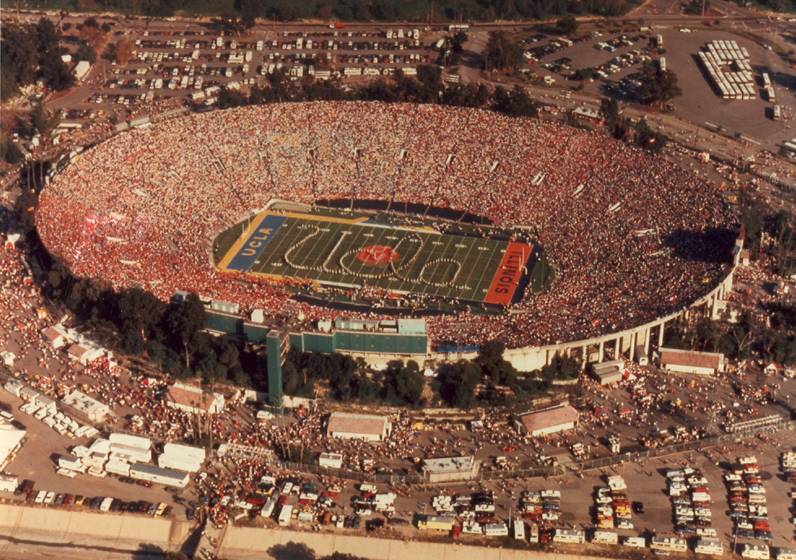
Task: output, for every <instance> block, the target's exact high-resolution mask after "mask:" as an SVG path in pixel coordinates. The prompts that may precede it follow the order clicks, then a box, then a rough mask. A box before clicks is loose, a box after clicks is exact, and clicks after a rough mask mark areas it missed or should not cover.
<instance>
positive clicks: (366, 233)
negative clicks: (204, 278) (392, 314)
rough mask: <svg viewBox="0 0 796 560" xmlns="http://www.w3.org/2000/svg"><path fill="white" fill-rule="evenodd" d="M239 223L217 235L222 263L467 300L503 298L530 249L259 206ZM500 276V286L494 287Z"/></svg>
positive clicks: (329, 282) (326, 281)
mask: <svg viewBox="0 0 796 560" xmlns="http://www.w3.org/2000/svg"><path fill="white" fill-rule="evenodd" d="M242 229H244V228H242V227H241V225H240V224H239V225H237V226H235V227H233V228H230V229H229V230H227V231H225V232H222V234H221V235H219V237H218V238H217V239H216V248H215V254H216V257H217V262H218V266H219V268H221V269H222V270H240V271H244V272H249V273H252V274H262V275H267V276H271V277H282V278H302V279H307V280H314V281H317V282H318V283H319V284H321V285H325V286H343V287H360V286H363V285H367V286H374V287H378V288H381V289H383V290H386V291H389V292H393V293H399V294H410V293H412V294H427V295H431V296H434V297H444V298H457V299H459V300H466V301H473V302H483V301H488V302H490V303H501V304H506V303H509V302H510V301H511V298H512V296H514V292H515V291H516V288H517V282H518V281H519V278H520V276H521V275H522V268H523V266H525V263H526V262H527V261H528V259H529V258H530V257H531V252H532V250H533V248H532V247H531V246H529V245H525V244H518V243H510V242H509V241H503V240H494V239H483V238H481V237H476V236H470V237H466V236H462V235H448V234H440V233H439V232H437V231H436V230H434V229H432V228H430V227H425V228H424V227H417V228H409V227H394V226H389V225H387V224H384V223H377V222H375V221H372V220H367V219H366V218H363V217H360V218H357V219H343V218H335V217H332V216H323V215H313V214H306V215H305V214H271V213H268V212H264V213H262V214H260V215H259V216H258V217H257V220H255V221H253V223H252V224H251V226H250V227H248V229H244V231H243V233H242V234H241V230H242ZM509 249H511V251H513V257H512V258H513V260H512V261H511V262H509V260H507V259H508V256H507V255H508V252H509ZM507 263H508V264H507ZM510 269H511V270H510ZM513 272H516V274H513ZM526 272H527V271H526ZM512 274H513V276H512ZM509 277H510V281H509ZM499 278H503V281H504V289H503V290H497V292H496V291H495V290H496V286H497V284H498V283H500V279H499ZM509 292H510V293H509Z"/></svg>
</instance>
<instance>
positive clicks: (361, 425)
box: [326, 412, 392, 441]
mask: <svg viewBox="0 0 796 560" xmlns="http://www.w3.org/2000/svg"><path fill="white" fill-rule="evenodd" d="M391 428H392V425H391V424H390V422H389V421H388V419H387V417H386V416H375V415H370V414H349V413H345V412H334V413H332V415H331V416H330V417H329V423H328V425H327V427H326V433H327V435H328V436H329V437H333V438H341V439H364V440H367V441H383V440H384V439H385V438H386V437H387V436H388V435H389V434H390V430H391Z"/></svg>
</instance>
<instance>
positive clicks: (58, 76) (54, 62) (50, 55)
mask: <svg viewBox="0 0 796 560" xmlns="http://www.w3.org/2000/svg"><path fill="white" fill-rule="evenodd" d="M39 66H40V70H41V77H42V78H43V79H44V81H45V82H47V84H48V85H49V86H50V87H51V88H52V89H54V90H55V91H63V90H66V89H69V88H70V87H72V86H73V85H75V82H76V81H77V79H76V78H75V75H74V74H72V72H70V71H69V68H68V67H67V66H66V64H65V63H64V61H63V60H61V54H60V52H59V51H48V52H47V53H45V54H44V55H42V56H41V57H40V61H39Z"/></svg>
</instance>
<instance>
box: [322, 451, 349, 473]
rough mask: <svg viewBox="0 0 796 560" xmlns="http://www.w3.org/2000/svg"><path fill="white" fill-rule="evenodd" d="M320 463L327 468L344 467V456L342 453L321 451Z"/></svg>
mask: <svg viewBox="0 0 796 560" xmlns="http://www.w3.org/2000/svg"><path fill="white" fill-rule="evenodd" d="M318 464H319V465H320V466H322V467H324V468H327V469H342V468H343V456H342V455H341V454H340V453H321V455H320V457H318Z"/></svg>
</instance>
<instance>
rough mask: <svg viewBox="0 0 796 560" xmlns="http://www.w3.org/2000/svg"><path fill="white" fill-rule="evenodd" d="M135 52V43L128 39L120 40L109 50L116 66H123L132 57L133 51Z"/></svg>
mask: <svg viewBox="0 0 796 560" xmlns="http://www.w3.org/2000/svg"><path fill="white" fill-rule="evenodd" d="M134 50H135V43H133V41H132V40H130V39H129V38H125V39H122V40H121V41H119V42H118V43H116V44H115V45H113V48H112V49H111V53H112V56H113V58H114V59H115V60H116V64H120V65H125V64H127V62H128V61H129V60H130V58H131V57H132V56H133V51H134Z"/></svg>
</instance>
